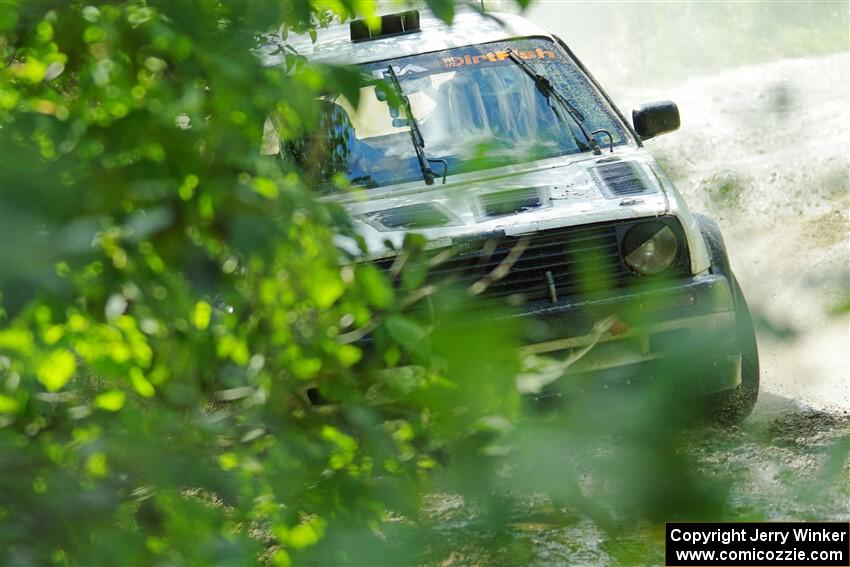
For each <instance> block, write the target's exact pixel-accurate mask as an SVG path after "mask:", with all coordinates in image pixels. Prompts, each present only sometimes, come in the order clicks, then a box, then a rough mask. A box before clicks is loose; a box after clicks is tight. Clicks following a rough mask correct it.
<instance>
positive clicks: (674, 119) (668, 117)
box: [632, 100, 681, 140]
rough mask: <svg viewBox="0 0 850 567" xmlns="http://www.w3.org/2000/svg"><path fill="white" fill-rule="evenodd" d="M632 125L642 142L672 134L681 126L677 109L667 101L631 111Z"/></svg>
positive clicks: (643, 105)
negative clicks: (660, 135)
mask: <svg viewBox="0 0 850 567" xmlns="http://www.w3.org/2000/svg"><path fill="white" fill-rule="evenodd" d="M632 123H633V124H634V125H635V132H637V133H638V135H639V136H640V137H641V139H642V140H648V139H650V138H654V137H655V136H658V135H659V134H666V133H667V132H672V131H673V130H677V129H678V128H679V125H680V124H681V122H680V120H679V107H678V106H676V103H675V102H672V101H669V100H664V101H660V102H650V103H647V104H642V105H640V106H639V107H638V108H637V109H635V110H632Z"/></svg>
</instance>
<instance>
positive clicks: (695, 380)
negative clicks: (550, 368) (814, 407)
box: [510, 274, 741, 396]
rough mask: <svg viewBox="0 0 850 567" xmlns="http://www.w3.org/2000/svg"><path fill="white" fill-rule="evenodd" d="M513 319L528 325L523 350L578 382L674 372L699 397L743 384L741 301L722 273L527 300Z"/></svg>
mask: <svg viewBox="0 0 850 567" xmlns="http://www.w3.org/2000/svg"><path fill="white" fill-rule="evenodd" d="M510 317H511V318H518V319H519V320H520V321H521V323H522V325H521V329H522V338H523V342H524V345H525V346H524V347H523V348H522V351H523V354H524V355H526V357H533V356H540V355H547V356H550V357H554V358H556V359H559V360H561V361H562V362H563V363H564V364H565V367H564V369H565V371H564V376H565V379H566V380H569V381H571V382H581V383H584V384H590V385H594V386H600V385H601V386H603V387H609V386H615V385H626V384H634V383H638V382H641V381H644V380H647V379H654V378H655V377H656V376H662V377H665V378H670V377H672V378H673V379H674V380H676V382H677V384H679V385H681V386H682V387H685V388H687V389H688V390H689V391H692V392H693V393H694V395H706V394H710V393H714V392H719V391H722V390H728V389H730V388H734V387H735V386H737V385H738V384H740V382H741V355H740V351H739V348H738V346H737V340H736V337H737V334H736V326H737V325H736V315H735V300H734V295H733V292H732V286H731V285H730V283H729V281H728V280H727V279H726V277H725V276H723V275H719V274H707V275H700V276H694V277H691V278H688V279H686V280H679V281H676V282H668V284H667V285H665V286H663V287H657V288H655V289H651V290H643V291H639V292H638V291H623V290H618V292H616V293H610V294H607V295H603V296H597V297H594V298H584V299H574V298H573V299H565V300H563V301H561V302H559V303H557V304H551V303H549V304H546V303H537V304H527V305H524V306H522V309H521V311H519V312H514V313H513V314H512V315H510ZM559 381H562V380H559ZM520 389H521V390H523V391H524V393H527V394H532V395H535V396H540V395H546V393H547V392H550V393H551V391H553V389H557V388H554V387H553V386H552V385H544V386H541V385H540V384H539V383H538V384H536V385H534V386H532V387H525V388H524V387H523V384H522V383H520Z"/></svg>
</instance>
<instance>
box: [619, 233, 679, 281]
mask: <svg viewBox="0 0 850 567" xmlns="http://www.w3.org/2000/svg"><path fill="white" fill-rule="evenodd" d="M678 251H679V244H678V242H677V241H676V235H675V234H674V233H673V231H672V230H671V229H670V227H669V226H667V225H666V224H664V223H661V222H645V223H641V224H638V225H635V226H634V227H633V228H632V229H631V230H629V232H627V233H626V237H625V238H624V239H623V259H625V261H626V264H628V266H629V267H630V268H631V269H633V270H634V271H636V272H638V273H639V274H644V275H648V276H649V275H653V274H660V273H661V272H663V271H664V270H666V269H667V268H669V267H670V265H671V264H672V263H673V260H675V259H676V253H677V252H678Z"/></svg>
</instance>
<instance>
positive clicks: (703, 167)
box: [431, 53, 850, 567]
mask: <svg viewBox="0 0 850 567" xmlns="http://www.w3.org/2000/svg"><path fill="white" fill-rule="evenodd" d="M848 70H850V54H848V53H843V54H838V55H831V56H827V57H819V58H815V59H797V60H786V61H780V62H777V63H772V64H766V65H759V66H754V67H742V68H738V69H735V70H732V71H729V72H727V73H723V74H721V75H715V76H711V77H704V78H699V79H694V80H691V81H688V82H686V83H683V84H679V85H674V86H673V87H671V88H667V89H664V90H663V91H662V92H649V91H643V92H640V91H628V92H623V91H621V92H619V93H617V92H616V90H615V89H612V90H614V91H615V92H613V93H612V94H613V95H614V98H615V99H616V100H618V102H620V103H621V108H623V109H624V110H625V109H630V108H633V104H632V103H637V102H643V101H652V100H663V99H672V100H675V101H676V102H677V103H678V104H679V108H680V110H681V115H682V128H681V130H680V131H678V132H676V133H673V134H670V135H667V136H664V137H661V138H659V139H658V140H653V141H650V142H648V143H647V147H648V148H649V150H650V151H651V152H652V153H653V154H654V155H655V156H656V157H658V158H659V159H660V160H661V161H662V162H663V163H664V165H665V167H666V168H667V170H668V172H669V173H670V174H671V176H672V177H673V179H674V181H675V183H676V184H677V186H678V187H679V189H680V190H681V191H682V193H683V194H684V195H685V197H686V199H687V201H688V202H689V204H690V205H691V206H692V208H693V209H694V210H695V211H696V212H702V213H707V214H709V215H710V216H712V217H714V218H715V219H716V220H717V221H718V222H719V224H720V225H721V228H722V229H723V233H724V235H725V238H726V242H727V246H728V248H729V254H730V257H731V260H732V265H733V267H734V269H735V271H736V273H737V275H738V279H739V280H740V282H741V286H742V288H743V290H744V292H745V294H746V296H747V298H748V300H749V302H750V304H751V307H752V309H753V311H754V313H755V314H756V319H757V324H758V340H759V347H760V350H761V356H760V358H761V364H762V393H761V396H760V399H759V402H758V404H757V406H756V409H755V411H754V412H753V415H752V416H751V417H750V418H749V419H748V420H747V421H746V422H745V423H744V424H743V425H742V426H741V427H739V428H732V429H720V428H712V427H698V428H696V429H695V430H693V431H691V432H689V433H687V435H686V437H687V441H686V443H685V446H686V447H688V449H686V450H687V451H688V452H689V453H691V454H690V455H689V456H690V457H692V458H694V459H695V460H696V462H697V463H698V466H699V467H700V469H701V471H700V472H701V473H704V474H707V475H709V476H718V477H724V476H725V477H727V478H733V479H735V481H734V483H733V484H732V486H731V491H730V493H729V497H728V499H727V505H726V512H725V513H724V517H727V518H739V519H749V520H841V521H846V520H847V519H848V518H850V465H848V459H847V451H848V449H850V416H848V411H849V410H850V371H849V370H848V369H850V362H849V361H848V356H850V325H848V312H847V305H848V279H850V259H849V258H848V252H850V250H848V204H850V203H848V198H850V187H848V159H850V157H849V156H850V132H848V125H850V116H848V111H850V96H848V89H850V82H848ZM842 305H843V310H842ZM539 496H540V498H539V500H538V499H537V498H531V501H529V502H528V503H527V504H523V505H521V506H520V508H519V509H517V510H515V511H513V512H511V517H512V518H513V522H512V524H511V528H510V533H507V534H506V533H493V532H492V530H491V529H490V528H488V527H486V526H484V525H481V524H480V523H479V522H478V521H477V516H476V513H475V511H474V510H470V508H469V507H468V506H465V505H464V504H463V502H462V501H459V500H458V497H453V496H448V495H437V496H435V497H434V499H433V502H432V510H431V513H432V517H433V518H434V520H435V521H436V523H437V524H438V525H440V526H444V527H445V528H444V529H442V530H440V531H441V532H442V534H443V535H444V538H443V540H442V541H441V545H440V548H441V549H450V550H451V551H450V552H448V553H438V554H437V556H438V557H440V559H439V560H438V561H437V563H436V564H440V565H444V566H449V565H516V564H526V565H539V566H547V567H551V566H554V565H576V564H606V565H609V564H626V565H630V564H635V563H643V564H663V562H664V559H663V541H664V540H663V538H664V531H663V530H664V526H663V524H660V525H659V524H650V523H647V524H645V525H635V526H633V528H630V529H629V530H628V531H627V532H625V533H623V532H620V533H617V534H615V535H612V534H611V533H606V532H604V531H602V530H601V529H599V527H598V526H596V525H595V524H594V523H592V522H590V521H589V520H587V519H583V518H582V516H581V515H579V514H577V513H575V512H574V511H572V510H570V509H569V508H559V507H557V506H553V505H552V503H551V501H550V500H549V499H548V498H547V496H546V495H539Z"/></svg>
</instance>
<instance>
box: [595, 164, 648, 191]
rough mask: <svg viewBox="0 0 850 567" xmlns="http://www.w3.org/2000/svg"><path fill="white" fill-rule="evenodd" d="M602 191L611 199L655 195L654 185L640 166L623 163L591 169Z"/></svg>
mask: <svg viewBox="0 0 850 567" xmlns="http://www.w3.org/2000/svg"><path fill="white" fill-rule="evenodd" d="M590 172H591V174H592V175H593V177H594V179H595V180H596V183H597V185H599V187H600V188H601V189H602V191H603V192H604V193H605V194H606V195H607V196H608V197H611V198H617V197H627V196H629V195H641V194H644V193H655V191H656V188H655V187H654V185H652V184H649V183H647V181H646V177H645V174H644V172H643V170H642V169H641V167H640V165H638V164H637V163H635V162H633V161H623V162H619V163H611V164H606V165H600V166H597V167H592V168H590Z"/></svg>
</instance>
